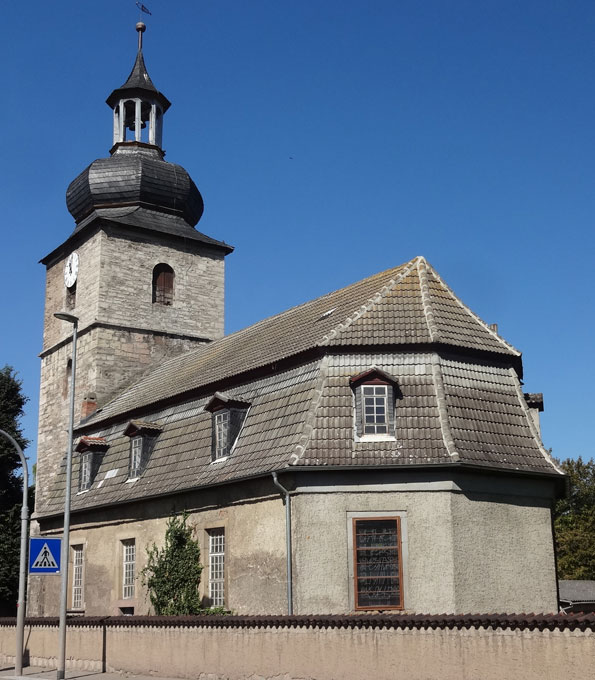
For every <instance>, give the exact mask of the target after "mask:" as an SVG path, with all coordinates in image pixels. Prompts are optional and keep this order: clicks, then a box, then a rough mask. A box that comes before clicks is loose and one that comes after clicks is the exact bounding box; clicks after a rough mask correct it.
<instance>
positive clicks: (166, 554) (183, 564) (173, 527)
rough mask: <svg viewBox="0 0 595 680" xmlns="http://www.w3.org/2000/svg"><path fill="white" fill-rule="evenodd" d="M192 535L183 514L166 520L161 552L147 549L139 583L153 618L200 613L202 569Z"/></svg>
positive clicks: (185, 516) (148, 547)
mask: <svg viewBox="0 0 595 680" xmlns="http://www.w3.org/2000/svg"><path fill="white" fill-rule="evenodd" d="M193 534H194V529H193V527H191V526H189V525H188V515H187V514H186V513H183V514H182V515H178V516H174V517H170V519H169V520H168V522H167V529H166V531H165V545H164V547H163V548H158V547H157V546H156V545H155V543H153V545H152V546H147V566H146V567H145V568H144V569H143V570H142V571H141V579H142V583H143V585H144V586H146V588H147V590H148V591H149V599H150V600H151V604H152V605H153V610H154V612H155V614H157V615H160V616H175V615H183V614H199V613H201V606H200V599H199V597H198V585H199V583H200V575H201V572H202V565H201V564H200V548H199V546H198V541H197V540H196V539H195V538H194V536H193Z"/></svg>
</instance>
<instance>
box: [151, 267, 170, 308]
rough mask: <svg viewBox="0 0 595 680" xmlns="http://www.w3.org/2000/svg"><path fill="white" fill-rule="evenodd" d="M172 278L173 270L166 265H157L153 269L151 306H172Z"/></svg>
mask: <svg viewBox="0 0 595 680" xmlns="http://www.w3.org/2000/svg"><path fill="white" fill-rule="evenodd" d="M174 278H175V274H174V270H173V269H172V268H171V267H170V266H169V265H168V264H158V265H157V266H156V267H155V268H154V269H153V304H157V305H172V304H173V302H174Z"/></svg>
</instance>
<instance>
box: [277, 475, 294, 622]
mask: <svg viewBox="0 0 595 680" xmlns="http://www.w3.org/2000/svg"><path fill="white" fill-rule="evenodd" d="M272 475H273V484H274V485H275V486H276V487H277V488H278V489H279V491H280V492H281V493H282V494H283V496H284V499H283V503H284V504H285V539H286V543H287V548H286V551H287V615H288V616H292V614H293V574H292V570H291V556H292V554H291V499H290V496H289V491H288V490H287V489H286V488H285V487H283V486H281V484H280V483H279V480H278V479H277V473H276V472H273V473H272Z"/></svg>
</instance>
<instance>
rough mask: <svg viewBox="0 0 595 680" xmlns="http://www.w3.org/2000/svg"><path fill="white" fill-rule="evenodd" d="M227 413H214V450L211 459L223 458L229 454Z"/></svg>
mask: <svg viewBox="0 0 595 680" xmlns="http://www.w3.org/2000/svg"><path fill="white" fill-rule="evenodd" d="M229 415H230V414H229V411H228V410H227V409H224V410H222V411H217V412H216V413H215V416H214V417H215V450H214V455H213V459H214V460H217V459H218V458H225V456H227V454H228V453H229V420H230V419H229Z"/></svg>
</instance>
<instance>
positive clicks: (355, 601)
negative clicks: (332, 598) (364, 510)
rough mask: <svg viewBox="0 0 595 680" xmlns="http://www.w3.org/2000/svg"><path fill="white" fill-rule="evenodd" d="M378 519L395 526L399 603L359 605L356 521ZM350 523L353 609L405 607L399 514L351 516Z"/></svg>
mask: <svg viewBox="0 0 595 680" xmlns="http://www.w3.org/2000/svg"><path fill="white" fill-rule="evenodd" d="M380 521H385V522H386V521H390V522H395V524H396V527H397V545H396V552H397V559H398V567H399V576H398V578H399V604H398V605H379V606H370V605H365V606H364V605H359V603H358V580H359V579H358V575H357V565H358V562H357V550H358V546H357V523H358V522H380ZM351 523H352V525H351V526H352V540H353V546H352V549H353V555H352V559H353V604H354V609H355V610H356V611H384V610H387V609H392V610H403V609H405V605H404V600H405V589H404V584H403V540H402V532H401V517H400V516H398V515H397V516H395V515H377V516H362V517H352V519H351Z"/></svg>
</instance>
